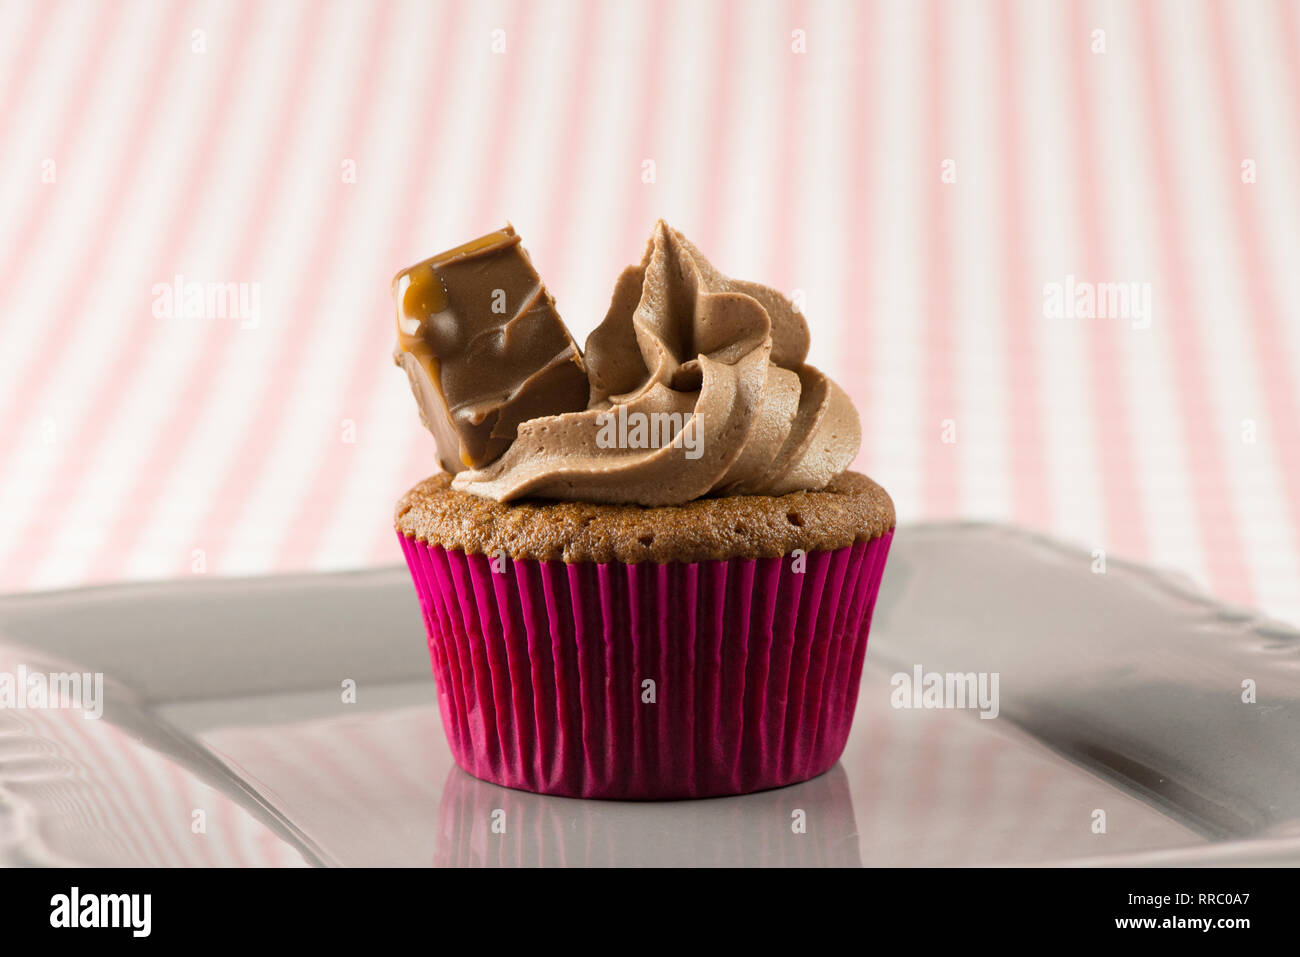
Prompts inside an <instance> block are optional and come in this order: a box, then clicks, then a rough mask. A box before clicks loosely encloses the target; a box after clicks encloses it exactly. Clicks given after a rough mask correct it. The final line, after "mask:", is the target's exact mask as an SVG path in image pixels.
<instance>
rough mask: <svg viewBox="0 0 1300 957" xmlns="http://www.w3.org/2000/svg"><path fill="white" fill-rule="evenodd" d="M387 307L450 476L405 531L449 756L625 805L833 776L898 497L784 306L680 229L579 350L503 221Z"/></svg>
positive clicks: (417, 506)
mask: <svg viewBox="0 0 1300 957" xmlns="http://www.w3.org/2000/svg"><path fill="white" fill-rule="evenodd" d="M393 292H394V296H395V298H396V301H397V328H398V343H397V349H396V352H395V359H396V361H397V363H398V364H399V365H400V366H402V367H403V369H404V370H405V371H406V373H407V375H408V377H409V379H410V382H411V388H412V392H413V393H414V395H415V397H416V400H417V403H418V405H419V409H420V415H421V418H422V420H423V422H424V425H425V426H426V428H427V429H428V430H429V432H431V433H432V435H433V438H434V443H435V445H436V449H437V455H438V460H439V463H440V465H441V471H439V472H438V473H436V474H434V475H432V476H430V477H429V478H427V479H425V480H424V481H422V482H420V483H419V484H417V485H416V486H415V487H414V488H412V489H411V490H410V491H409V492H407V493H406V495H404V496H403V497H402V499H401V500H400V501H399V502H398V505H397V510H396V518H395V521H396V527H397V532H398V536H399V539H400V541H401V544H402V548H403V551H404V554H405V556H406V560H407V563H408V565H409V567H410V570H411V574H412V577H413V579H414V582H415V586H416V591H417V593H418V595H419V599H420V606H421V610H422V613H423V617H424V623H425V628H426V633H427V639H428V645H429V652H430V657H431V660H432V663H433V671H434V675H435V679H436V682H437V689H438V702H439V708H440V711H441V714H442V719H443V725H444V728H445V730H446V733H447V738H448V742H449V743H450V746H451V749H452V752H453V754H454V756H455V758H456V761H457V763H458V764H460V766H461V767H462V768H464V769H465V770H466V771H468V772H469V773H470V774H473V775H475V776H476V777H479V778H483V779H484V780H487V781H491V782H494V783H496V784H501V785H505V786H508V787H514V788H522V789H525V790H529V791H537V792H541V793H546V794H561V795H569V796H575V797H592V798H622V799H659V798H685V797H707V796H714V795H724V794H742V793H746V792H749V791H756V790H761V789H764V788H772V787H779V786H781V785H786V784H792V783H794V782H797V781H803V780H806V779H808V778H810V777H814V776H816V775H818V774H821V773H823V772H825V771H826V770H828V769H829V768H830V767H831V766H832V765H833V764H834V763H835V761H836V760H837V759H838V758H839V756H840V754H841V753H842V751H843V749H844V744H845V741H846V739H847V737H848V731H849V725H850V723H851V721H852V717H853V711H854V706H855V704H856V701H857V694H858V683H859V679H860V676H861V671H862V662H863V655H864V653H865V651H866V644H867V633H868V629H869V626H870V621H871V612H872V609H873V606H874V603H875V597H876V593H877V591H878V590H879V586H880V578H881V574H882V572H883V569H884V564H885V558H886V555H887V554H888V551H889V545H890V541H891V539H892V537H893V529H894V508H893V503H892V502H891V501H890V498H889V496H888V495H887V494H886V493H885V491H884V490H883V489H882V488H881V487H880V486H879V485H877V484H876V483H875V482H873V481H871V479H869V478H867V477H866V476H863V475H860V474H858V473H855V472H852V471H848V466H849V465H850V463H851V462H852V461H853V458H854V457H855V456H856V454H857V451H858V445H859V442H860V429H859V425H858V417H857V412H856V411H855V410H854V408H853V404H852V402H851V401H850V400H849V398H848V396H847V395H846V394H845V393H844V391H843V390H842V389H841V388H840V387H839V386H838V385H836V384H835V383H834V382H833V381H832V380H831V379H829V378H828V377H827V376H825V375H824V374H823V373H821V372H820V371H818V370H817V369H816V368H814V367H812V366H810V365H808V364H807V363H806V361H805V360H806V357H807V353H808V345H809V333H808V325H807V323H806V322H805V321H804V319H803V317H802V316H801V315H800V314H799V312H798V311H797V310H796V309H795V308H794V307H793V305H792V304H791V303H790V302H789V301H788V300H787V299H786V298H785V297H784V296H782V295H781V294H780V293H778V292H776V291H774V290H772V289H769V288H767V287H765V286H762V285H759V284H757V283H751V282H744V281H740V280H735V279H731V278H728V277H727V276H725V275H723V274H722V273H720V272H718V270H717V269H715V268H714V267H713V266H712V265H711V264H710V263H709V262H708V260H707V259H705V258H704V256H703V255H702V254H701V253H700V251H699V250H698V249H696V248H695V247H694V246H693V245H692V244H691V243H690V242H689V240H687V239H686V238H685V237H684V236H682V235H681V233H679V232H677V231H675V230H673V229H671V228H669V227H668V226H667V225H666V224H664V223H663V222H659V223H658V224H657V225H656V226H655V230H654V234H653V236H652V237H651V239H650V242H649V243H648V245H647V247H646V250H645V254H644V255H643V257H642V259H641V262H640V263H638V264H636V265H633V266H629V267H628V268H627V269H625V270H624V271H623V273H622V275H621V276H619V278H618V280H617V282H616V284H615V287H614V292H613V296H612V299H611V302H610V306H609V310H608V312H607V314H606V316H605V318H604V320H603V321H602V322H601V323H600V325H599V326H598V327H597V328H596V329H595V331H593V332H592V334H591V335H590V336H589V337H588V339H587V341H586V345H585V348H584V349H582V350H579V349H578V347H577V344H576V343H575V342H574V341H573V338H572V336H570V335H569V332H568V330H567V328H566V327H565V325H564V323H563V321H562V320H561V319H560V317H559V314H558V313H557V312H556V309H555V302H554V300H553V298H552V297H551V295H550V293H548V292H547V290H546V287H545V286H544V285H543V283H542V281H541V279H540V278H539V277H538V275H537V273H536V270H535V269H534V268H533V266H532V263H531V261H530V260H529V257H528V255H527V253H526V252H525V251H524V249H523V247H522V246H521V245H520V240H519V236H518V235H517V234H516V233H515V231H514V230H513V228H511V227H506V228H505V229H503V230H499V231H497V232H494V233H490V234H488V235H487V236H484V237H481V238H479V239H476V240H474V241H472V242H469V243H467V244H465V245H463V246H460V247H457V248H456V249H452V250H450V251H448V252H446V253H442V254H440V255H438V256H435V257H433V258H432V259H429V260H425V261H424V262H421V263H419V264H417V265H415V266H412V267H411V268H409V269H406V270H403V271H402V272H401V273H399V274H398V275H397V277H396V278H395V279H394V282H393Z"/></svg>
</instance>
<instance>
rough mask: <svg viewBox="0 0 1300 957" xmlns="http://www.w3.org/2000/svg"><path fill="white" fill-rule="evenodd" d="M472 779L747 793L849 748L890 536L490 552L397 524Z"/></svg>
mask: <svg viewBox="0 0 1300 957" xmlns="http://www.w3.org/2000/svg"><path fill="white" fill-rule="evenodd" d="M399 538H400V539H401V542H402V548H403V550H404V551H405V554H406V560H407V564H408V565H409V566H410V569H411V574H412V577H413V578H414V580H415V585H416V590H417V592H418V593H419V598H420V607H421V610H422V612H423V615H424V622H425V628H426V631H427V635H428V643H429V654H430V658H431V660H432V663H433V672H434V677H435V679H436V681H437V686H438V706H439V709H440V711H441V714H442V722H443V727H444V729H445V731H446V734H447V740H448V743H449V744H450V745H451V750H452V754H453V756H454V757H455V759H456V763H457V764H459V765H460V766H461V767H462V768H464V769H465V770H466V771H467V772H469V773H470V774H472V775H474V776H475V777H478V778H481V779H483V780H485V781H489V782H492V783H493V784H500V785H504V786H506V787H511V788H520V789H522V790H525V791H535V792H539V793H542V794H556V795H565V796H570V797H586V798H617V799H670V798H690V797H711V796H717V795H724V794H744V793H748V792H750V791H760V790H765V789H767V788H774V787H780V786H783V785H786V784H792V783H794V782H796V781H805V780H808V779H809V778H812V777H815V776H817V775H819V774H821V773H823V772H825V771H826V770H827V769H829V768H830V767H831V766H832V765H833V764H834V763H835V762H836V760H838V759H839V756H840V754H841V753H843V751H844V745H845V742H846V741H847V739H848V733H849V726H850V724H851V722H852V720H853V710H854V707H855V706H856V704H857V695H858V684H859V681H860V679H861V675H862V661H863V656H864V654H865V653H866V647H867V633H868V630H869V628H870V623H871V612H872V609H873V608H874V606H875V600H876V593H877V592H878V591H879V588H880V577H881V573H882V572H883V570H884V566H885V558H886V556H887V555H888V552H889V545H890V542H891V540H892V538H893V532H888V533H886V534H885V535H883V536H881V537H879V538H876V539H873V540H871V541H869V542H859V543H857V544H855V545H853V546H850V547H847V548H841V549H837V550H834V551H825V552H810V553H808V554H807V555H806V556H802V557H801V558H800V559H799V560H798V561H796V559H795V558H794V557H792V556H785V557H782V558H760V559H745V558H736V559H730V560H726V561H722V560H719V561H705V562H691V563H685V562H676V563H668V564H662V565H660V564H653V563H648V562H647V563H641V564H635V565H625V564H617V563H609V564H598V563H594V562H587V563H575V564H565V563H564V562H558V561H553V562H538V561H529V560H521V561H510V560H509V559H503V560H502V561H500V562H498V566H497V571H494V570H493V562H492V560H491V559H490V558H489V557H488V556H485V555H466V554H465V553H463V552H460V551H456V550H449V549H444V548H442V547H441V546H437V545H433V546H430V545H427V544H425V543H424V542H420V541H418V540H415V539H411V538H407V537H406V536H402V535H399Z"/></svg>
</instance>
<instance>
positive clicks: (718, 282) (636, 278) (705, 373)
mask: <svg viewBox="0 0 1300 957" xmlns="http://www.w3.org/2000/svg"><path fill="white" fill-rule="evenodd" d="M510 235H511V236H513V231H510ZM485 239H486V237H485ZM477 242H483V240H479V241H477ZM515 244H516V246H517V238H516V239H515ZM475 245H476V244H475V243H471V244H469V246H470V247H474V246H475ZM463 248H468V247H463ZM444 255H449V254H444ZM417 268H418V267H417ZM400 278H401V277H400V276H399V280H400ZM480 279H481V280H482V281H484V282H486V279H482V277H480ZM538 286H539V287H540V281H539V282H538ZM548 301H549V300H548ZM400 302H401V293H400V292H399V303H400ZM436 304H437V303H435V305H436ZM399 311H400V310H399ZM422 311H424V312H428V311H429V310H428V309H427V308H425V309H423V310H422ZM433 311H434V312H435V313H436V312H438V311H439V310H433ZM556 321H558V317H556ZM399 322H400V320H399ZM561 327H562V326H561ZM566 336H567V333H566ZM427 341H428V338H427V336H421V337H419V338H417V340H416V341H415V345H416V346H417V347H418V346H420V345H421V344H422V343H425V342H427ZM403 350H404V351H406V352H407V354H412V352H413V350H412V349H409V348H408V345H407V342H406V341H405V340H403V341H401V342H399V354H400V353H401V352H402V351H403ZM807 354H808V326H807V323H805V322H804V319H803V317H802V316H801V315H800V314H799V312H798V311H797V310H796V309H795V308H794V306H793V305H792V304H791V303H790V302H789V300H787V299H786V298H785V297H784V296H782V295H781V294H780V293H778V292H776V291H775V290H772V289H769V288H768V287H766V286H761V285H759V284H757V283H750V282H743V281H740V280H735V279H730V278H728V277H727V276H724V275H723V274H722V273H720V272H718V270H717V269H715V268H714V267H713V265H712V264H711V263H709V261H708V260H707V259H705V257H704V256H703V255H702V254H701V253H700V251H699V250H698V249H696V248H695V246H693V245H692V244H691V243H690V242H689V241H688V240H687V239H686V238H685V237H684V236H682V234H681V233H679V232H677V231H676V230H673V229H671V228H669V227H668V226H667V225H666V224H665V223H664V222H662V221H660V222H659V223H658V224H656V226H655V231H654V235H653V236H652V237H651V240H650V242H649V244H648V245H647V247H646V251H645V254H644V256H643V258H642V261H641V262H640V264H638V265H635V266H629V267H628V268H627V269H626V270H624V272H623V274H622V275H621V276H620V277H619V280H618V282H617V284H616V286H615V289H614V295H613V299H612V301H611V303H610V307H609V311H608V313H607V314H606V316H605V319H604V321H603V322H602V323H601V324H600V326H599V327H598V328H597V329H596V330H595V331H593V332H592V334H591V336H590V337H589V338H588V339H587V344H586V350H585V377H586V379H585V382H589V386H590V388H589V394H588V395H584V396H583V397H582V398H581V400H580V401H579V400H578V397H577V394H576V393H577V391H578V390H576V389H574V390H573V392H572V393H568V392H565V393H563V394H561V391H560V390H554V389H551V390H545V392H546V400H547V402H548V403H549V404H551V405H552V406H553V407H552V408H550V409H548V410H546V411H545V412H542V413H537V414H535V415H533V416H532V417H527V418H519V417H518V415H516V414H512V415H508V416H499V417H498V420H497V421H496V422H495V423H494V427H493V428H492V430H491V436H492V438H493V439H505V438H506V433H507V432H508V431H509V422H510V421H512V420H516V419H517V430H515V432H514V434H513V441H505V442H504V443H502V442H495V443H481V444H480V445H478V446H475V447H474V448H473V449H471V452H472V451H476V450H477V451H480V452H482V453H483V454H481V455H478V456H473V455H471V456H468V457H466V458H465V461H466V463H467V464H469V465H470V466H471V468H470V469H469V470H467V471H460V472H459V474H457V475H456V476H455V478H454V479H453V481H452V487H453V488H455V489H458V490H460V491H464V492H469V493H473V494H475V495H479V496H482V497H484V498H490V499H494V500H496V501H499V502H506V501H511V500H514V499H518V498H524V497H531V498H544V499H562V500H569V501H585V502H601V503H635V504H640V505H647V506H662V505H680V504H683V503H686V502H690V501H692V500H694V499H698V498H701V497H703V496H708V495H769V496H776V495H784V494H786V493H789V492H794V491H811V490H817V489H822V488H824V487H825V486H826V485H827V483H828V482H829V481H830V480H831V479H832V478H833V477H834V476H836V475H838V474H840V473H841V472H843V471H844V470H845V469H846V468H847V467H848V465H849V463H850V462H852V460H853V458H854V456H855V455H856V454H857V450H858V445H859V442H860V439H861V432H860V428H859V424H858V417H857V412H856V411H855V410H854V408H853V404H852V403H851V402H850V401H849V398H848V396H847V395H846V394H845V393H844V391H843V390H842V389H840V387H839V386H837V385H836V384H835V383H834V382H832V381H831V380H830V379H829V378H827V377H826V376H825V375H824V374H822V373H821V372H820V371H818V370H817V369H815V368H814V367H812V366H810V365H808V364H807V363H806V362H805V359H806V358H807ZM557 360H558V363H559V365H560V366H561V367H563V368H565V369H569V368H583V366H582V364H581V363H582V357H580V356H577V355H576V350H575V353H574V354H573V355H570V354H569V353H567V352H565V351H564V350H560V351H559V352H558V353H557V352H551V353H549V354H543V353H540V352H539V353H538V354H537V355H536V356H535V358H534V362H533V364H532V367H531V369H530V368H529V367H528V364H527V363H523V362H521V363H519V364H517V365H516V366H514V367H512V368H511V370H510V371H509V372H502V373H500V374H496V373H494V381H495V382H497V387H496V388H495V389H494V390H493V393H494V394H505V395H510V396H514V395H517V394H519V393H520V392H521V391H525V390H524V383H527V382H531V381H534V380H535V379H536V378H537V376H538V375H539V374H549V372H548V370H551V369H553V368H554V367H555V366H556V364H557ZM408 371H409V366H408ZM546 381H548V382H549V381H550V380H549V379H548V380H546ZM584 384H585V383H584ZM418 394H419V393H418V391H417V395H418ZM445 394H446V393H444V395H445ZM566 401H567V402H568V403H569V404H568V406H567V407H563V403H564V402H566ZM464 407H465V406H463V405H462V408H464ZM422 408H424V409H425V415H426V424H428V419H429V418H430V417H431V415H430V413H429V411H428V407H427V406H426V405H425V404H424V403H423V402H422ZM514 411H515V410H513V409H512V413H513V412H514ZM453 420H454V415H453ZM430 429H431V430H432V431H434V433H435V435H437V434H438V431H437V428H436V427H435V426H434V425H430ZM463 435H464V433H463V431H462V447H464V445H465V442H464V438H463ZM471 459H472V460H471ZM444 464H445V463H444ZM449 471H457V470H451V469H449Z"/></svg>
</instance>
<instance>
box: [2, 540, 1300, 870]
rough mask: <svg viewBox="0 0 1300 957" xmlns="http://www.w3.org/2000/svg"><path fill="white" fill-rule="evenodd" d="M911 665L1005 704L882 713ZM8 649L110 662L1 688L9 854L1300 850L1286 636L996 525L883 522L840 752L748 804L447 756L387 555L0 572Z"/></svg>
mask: <svg viewBox="0 0 1300 957" xmlns="http://www.w3.org/2000/svg"><path fill="white" fill-rule="evenodd" d="M918 665H919V666H921V668H922V669H923V670H924V671H925V672H940V673H942V672H959V673H965V672H989V673H992V672H996V673H997V674H998V675H999V688H998V690H999V714H998V717H997V718H996V719H993V720H985V719H981V718H980V717H979V716H978V713H977V712H976V711H974V710H957V709H951V710H931V709H901V708H895V707H893V706H892V704H891V693H892V692H893V691H894V686H893V684H892V683H891V678H892V676H893V675H895V674H896V673H907V674H911V673H912V672H913V669H914V668H915V667H916V666H918ZM20 666H24V667H26V668H27V669H29V670H30V671H34V672H38V673H42V674H44V673H49V672H55V671H72V670H76V671H89V672H103V673H104V674H105V675H106V682H107V684H106V690H105V695H104V697H105V704H104V713H103V717H102V718H101V719H99V720H95V719H87V718H85V717H83V716H82V714H81V713H79V712H76V711H72V710H55V709H46V710H30V709H28V710H13V709H11V710H0V861H3V862H4V863H6V864H10V865H13V864H90V865H98V864H103V865H151V864H162V865H189V864H192V865H205V864H218V865H221V864H231V865H237V864H277V865H278V864H283V865H289V864H303V863H307V864H341V865H367V864H370V865H373V864H381V865H429V864H448V865H497V864H506V865H511V864H526V865H531V864H559V865H583V864H592V865H600V864H616V865H623V864H631V865H655V864H688V865H689V864H702V865H726V864H741V865H785V864H792V865H823V864H825V865H858V864H867V865H878V864H879V865H933V864H956V865H966V864H1017V863H1021V864H1028V863H1058V862H1075V863H1077V862H1087V863H1092V862H1096V863H1125V864H1131V863H1154V864H1160V863H1175V864H1200V863H1237V864H1241V863H1278V864H1280V863H1291V864H1294V863H1300V633H1297V632H1296V631H1294V630H1292V629H1290V628H1287V627H1284V626H1281V625H1277V624H1274V623H1270V622H1266V621H1261V620H1259V619H1257V618H1255V617H1254V616H1253V615H1251V614H1250V613H1248V612H1244V611H1240V610H1236V609H1232V608H1228V607H1225V606H1223V605H1219V604H1217V603H1214V602H1212V601H1210V600H1208V599H1206V598H1205V597H1203V596H1200V595H1198V594H1196V593H1195V592H1194V591H1192V590H1191V589H1189V588H1187V587H1184V586H1183V585H1181V584H1179V583H1177V582H1175V581H1172V580H1171V579H1169V578H1168V577H1165V576H1162V575H1160V574H1158V573H1156V572H1154V571H1152V570H1149V569H1145V568H1141V567H1138V566H1132V565H1127V564H1123V563H1118V562H1114V561H1112V562H1111V563H1110V567H1109V569H1108V570H1107V572H1106V573H1105V574H1093V573H1092V570H1091V557H1090V556H1088V555H1086V554H1084V553H1082V552H1079V551H1077V550H1074V549H1071V548H1067V547H1064V546H1061V545H1059V544H1056V543H1053V542H1050V541H1048V540H1046V539H1043V538H1040V537H1037V536H1034V535H1031V534H1028V533H1025V532H1021V531H1016V530H1013V529H1008V528H1003V527H997V526H990V525H926V526H912V527H904V528H902V529H900V531H899V534H898V535H897V537H896V538H895V543H894V546H893V551H892V554H891V556H890V560H889V566H888V568H887V570H886V573H885V578H884V584H883V587H882V591H881V597H880V601H879V604H878V606H877V609H876V614H875V621H874V624H873V631H872V635H871V641H870V645H869V648H868V652H867V666H866V671H865V673H864V676H863V686H862V692H861V696H860V698H859V704H858V712H857V716H856V718H855V721H854V727H853V733H852V735H851V737H850V740H849V744H848V748H847V750H846V751H845V754H844V757H843V759H842V760H841V762H840V763H839V764H838V765H837V766H836V767H835V768H833V769H832V770H831V772H830V773H828V774H826V775H824V776H822V777H821V778H818V779H816V780H813V781H809V782H807V783H805V784H801V785H796V786H794V787H789V788H782V789H779V790H775V791H768V792H765V793H762V794H755V795H750V796H746V797H740V798H720V799H714V800H707V801H695V802H689V801H683V802H668V803H659V804H653V803H619V802H594V801H578V800H571V799H566V798H547V797H540V796H537V795H532V794H527V793H523V792H519V791H510V790H507V789H504V788H499V787H495V786H493V785H489V784H485V783H483V782H480V781H477V780H475V779H473V778H471V777H469V776H468V775H466V774H464V773H463V772H461V771H460V770H459V769H457V768H456V767H455V766H454V765H453V763H452V760H451V755H450V752H449V751H448V749H447V745H446V742H445V740H444V738H443V734H442V729H441V727H440V725H439V718H438V710H437V706H436V702H435V699H434V684H433V679H432V677H431V675H430V671H429V664H428V659H427V655H426V651H425V643H424V635H423V632H422V626H421V623H420V615H419V610H418V606H417V604H416V601H415V595H414V591H413V590H412V588H411V586H410V584H409V582H408V580H407V577H406V572H405V569H400V568H392V569H383V570H377V571H367V572H357V573H350V574H338V575H311V576H289V577H277V578H266V579H248V580H213V581H204V580H195V581H193V582H181V583H169V584H158V585H126V586H118V587H109V588H96V589H84V590H80V591H69V592H58V593H45V594H35V595H17V596H10V597H7V598H3V599H0V673H6V672H7V673H9V674H17V673H18V668H19V667H20ZM1245 681H1252V682H1254V686H1255V688H1256V689H1257V692H1256V693H1257V700H1256V701H1255V702H1253V703H1252V702H1247V701H1243V682H1245ZM345 682H355V688H356V701H355V703H348V702H345V700H344V698H345V694H344V690H343V689H344V685H345ZM801 812H802V813H801ZM1098 812H1101V814H1104V824H1105V829H1104V832H1099V829H1098V826H1097V822H1098V821H1101V820H1102V817H1101V815H1099V813H1098ZM799 821H805V822H806V828H805V829H804V830H803V831H800V830H799V828H798V827H796V826H795V825H796V824H797V822H799ZM502 831H504V833H502Z"/></svg>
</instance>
